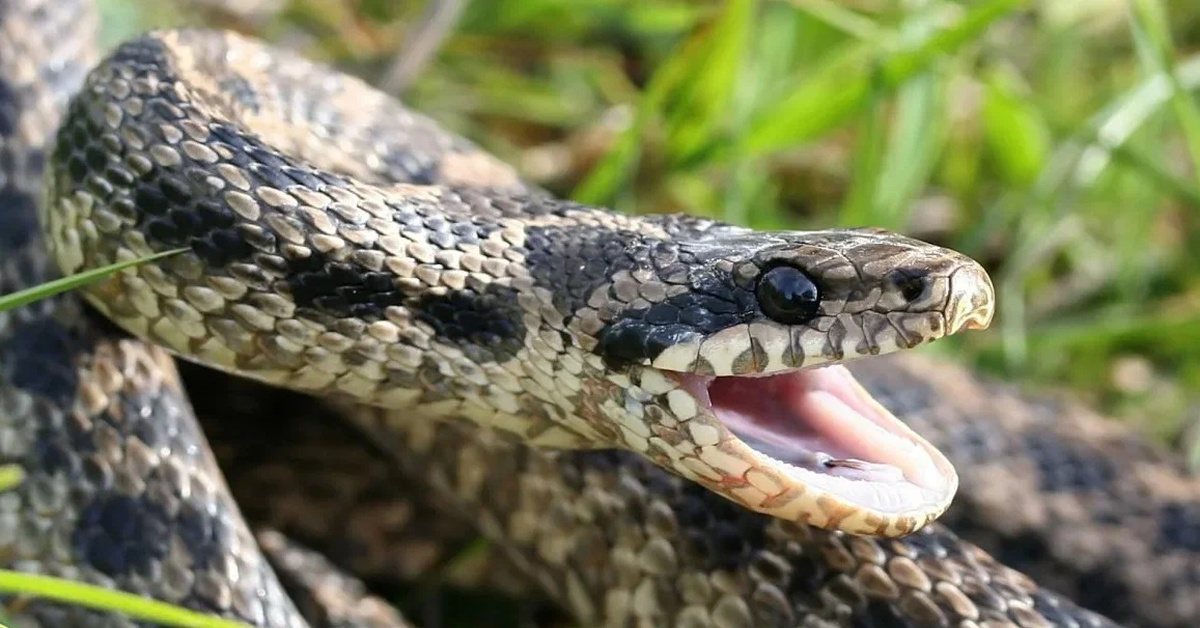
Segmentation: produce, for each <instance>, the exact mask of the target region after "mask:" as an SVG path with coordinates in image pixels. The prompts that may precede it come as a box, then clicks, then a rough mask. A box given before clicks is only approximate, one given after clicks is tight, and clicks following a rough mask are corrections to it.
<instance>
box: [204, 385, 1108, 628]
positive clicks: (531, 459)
mask: <svg viewBox="0 0 1200 628" xmlns="http://www.w3.org/2000/svg"><path fill="white" fill-rule="evenodd" d="M187 375H188V379H189V380H190V382H191V383H192V385H194V386H195V387H197V388H200V389H206V390H207V389H209V388H210V387H212V386H220V387H222V388H223V389H226V390H230V395H229V396H228V397H226V398H223V399H217V398H209V399H206V400H198V405H197V408H198V410H199V412H200V414H201V416H202V417H204V422H205V427H206V430H207V431H208V433H209V434H210V435H211V436H212V438H213V439H214V447H215V449H216V451H217V452H219V455H220V456H221V458H222V466H223V468H225V469H227V470H228V472H229V473H230V478H231V482H232V484H233V486H234V490H235V492H244V494H245V495H246V496H247V497H248V498H249V497H250V496H251V495H253V496H254V499H253V500H252V501H251V500H249V499H248V500H247V501H246V503H247V504H248V508H249V509H250V510H249V512H250V517H251V518H252V519H255V520H258V521H262V522H264V523H266V524H267V525H271V526H278V528H279V529H280V530H285V531H286V532H287V533H289V534H293V535H295V536H297V537H299V538H303V539H305V542H310V543H313V544H315V545H316V546H319V547H320V548H321V551H322V552H324V553H325V554H327V555H329V556H332V557H335V560H336V561H337V562H338V563H339V564H343V565H346V566H347V567H348V568H349V569H351V570H352V571H354V572H355V573H359V574H362V575H364V576H368V577H370V578H372V579H379V578H384V579H388V578H397V577H403V576H407V577H420V576H422V575H424V574H425V573H427V572H428V571H429V569H430V566H431V565H436V564H437V563H439V562H440V561H441V560H444V559H445V557H446V554H449V553H452V552H454V551H456V550H457V549H459V548H461V547H462V546H463V544H464V539H467V540H469V539H470V538H471V535H472V534H479V535H482V536H483V537H484V538H486V539H488V540H490V541H492V542H493V547H495V548H496V549H497V550H498V556H497V557H496V558H495V559H494V560H495V562H494V564H493V565H492V567H493V570H492V571H491V572H489V571H487V570H486V569H485V570H484V571H483V573H482V574H480V575H477V576H476V578H477V579H476V580H469V581H468V582H475V583H479V582H481V581H482V582H483V583H484V584H486V585H490V586H496V587H503V588H505V589H507V590H510V591H511V590H514V589H517V587H515V586H514V583H513V579H514V574H524V575H525V576H526V578H527V580H526V581H525V582H526V586H527V587H528V589H529V590H530V591H541V592H543V593H544V594H545V595H546V596H547V597H548V598H549V599H551V600H554V601H555V602H556V603H557V604H559V605H562V606H565V607H566V608H567V609H568V610H569V612H570V614H571V616H572V617H573V618H575V619H576V620H577V621H579V622H580V623H582V624H584V625H608V626H697V627H699V626H719V627H722V628H727V627H734V626H739V627H749V626H762V627H775V626H790V627H800V626H813V627H816V626H829V627H833V626H845V627H871V628H884V627H905V628H919V627H936V626H956V627H968V626H969V627H976V626H991V627H999V626H1079V627H1096V626H1114V625H1115V624H1113V623H1111V622H1110V621H1108V620H1106V619H1103V618H1101V617H1099V616H1097V615H1093V614H1091V613H1089V612H1087V611H1083V610H1081V609H1079V608H1078V607H1076V606H1075V605H1074V604H1072V603H1071V602H1070V601H1067V600H1066V599H1064V598H1061V597H1059V596H1057V595H1056V594H1053V593H1050V592H1049V591H1047V590H1045V589H1042V588H1039V587H1038V586H1037V585H1035V584H1034V583H1033V581H1031V580H1030V579H1028V578H1027V577H1026V576H1024V575H1022V574H1019V573H1018V572H1016V571H1013V570H1011V569H1008V568H1007V567H1004V566H1002V565H1000V564H999V563H997V562H996V561H994V560H993V559H992V558H991V557H989V556H988V555H987V554H985V553H984V552H982V551H980V550H979V549H977V548H975V547H974V546H972V545H970V544H968V543H965V542H963V541H961V540H959V539H958V538H957V537H956V536H955V535H954V534H953V533H952V532H950V531H949V530H947V529H946V528H945V527H944V526H942V525H941V524H940V523H934V524H931V525H929V526H926V527H925V528H923V529H922V530H920V531H918V532H915V533H913V534H910V535H908V536H905V537H901V538H896V539H872V538H869V537H861V536H852V535H847V534H845V533H841V532H830V531H825V530H821V529H818V528H813V527H809V526H803V525H797V524H795V523H789V522H786V521H783V520H779V519H774V518H770V517H767V516H763V515H760V514H757V513H752V512H750V511H747V510H745V509H742V508H739V507H737V506H736V505H733V504H730V503H728V502H727V501H725V500H722V499H720V498H718V497H717V496H715V495H714V494H713V493H711V492H709V491H706V490H704V489H703V488H701V487H700V486H698V485H696V484H694V483H691V482H687V481H685V480H682V479H680V478H678V477H676V476H673V475H670V474H667V473H665V472H663V471H661V470H659V469H657V468H655V467H653V466H652V465H650V464H648V463H646V462H645V461H644V460H641V459H639V458H638V457H637V456H634V455H632V454H630V453H628V452H619V451H602V452H600V451H598V452H560V453H549V452H546V451H543V450H537V449H531V448H527V447H523V446H521V445H520V444H519V443H516V442H514V441H513V439H512V438H510V437H505V436H504V435H502V434H499V433H496V432H488V431H479V430H478V429H475V428H473V427H470V426H465V425H454V424H433V423H428V422H420V421H414V425H413V429H412V430H409V431H407V432H405V433H404V436H403V437H402V438H399V439H398V438H396V437H395V433H394V432H392V431H391V430H389V429H387V428H382V429H380V427H379V426H381V425H391V424H392V421H390V420H382V421H381V419H382V417H380V414H381V411H373V410H369V409H360V410H358V411H357V412H358V418H359V422H358V424H357V425H358V427H359V429H357V430H356V429H353V428H352V427H351V426H348V425H344V424H342V423H340V422H338V421H330V420H325V418H327V417H323V416H322V410H321V409H320V408H317V407H315V406H314V404H313V403H312V400H311V399H308V398H305V397H302V396H297V395H294V394H292V393H289V392H286V391H278V390H272V391H268V390H262V389H258V388H252V387H251V386H252V385H251V384H249V383H248V382H241V383H238V384H233V383H230V382H226V381H223V380H224V377H223V376H220V375H218V374H215V373H212V372H208V371H204V370H201V369H197V368H195V367H193V368H189V369H188V371H187ZM868 381H870V380H869V379H868ZM268 408H270V409H271V410H270V411H269V412H265V411H266V410H267V409H268ZM264 412H265V413H266V414H271V415H274V416H276V417H287V425H286V428H284V426H283V424H282V423H280V422H279V420H276V421H262V420H244V419H242V420H239V417H242V416H252V417H261V416H263V415H264ZM324 412H325V413H329V412H330V410H329V409H328V408H326V409H324ZM343 412H344V410H343V411H339V412H338V414H339V415H342V413H343ZM381 445H382V446H381ZM396 460H401V461H403V462H402V464H401V465H400V466H399V467H397V465H396V464H395V461H396ZM251 504H252V505H251ZM422 509H424V510H422ZM314 513H320V514H314ZM431 520H432V521H438V522H442V524H441V525H438V526H436V527H434V526H430V525H429V523H430V521H431ZM517 590H519V589H517Z"/></svg>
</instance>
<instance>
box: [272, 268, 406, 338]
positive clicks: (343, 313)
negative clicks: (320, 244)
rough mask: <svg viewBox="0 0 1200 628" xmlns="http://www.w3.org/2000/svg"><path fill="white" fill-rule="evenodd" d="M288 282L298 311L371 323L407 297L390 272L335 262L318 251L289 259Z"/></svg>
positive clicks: (380, 318)
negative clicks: (353, 318) (301, 257)
mask: <svg viewBox="0 0 1200 628" xmlns="http://www.w3.org/2000/svg"><path fill="white" fill-rule="evenodd" d="M287 283H288V288H290V290H291V293H292V299H293V300H294V301H295V302H296V307H298V308H302V309H305V308H306V309H312V310H315V311H317V312H319V313H321V314H326V315H330V316H335V317H338V318H346V317H356V318H361V319H363V320H365V321H368V322H374V321H378V320H382V318H383V315H384V310H385V309H387V308H388V307H390V306H393V305H401V304H403V303H404V300H405V296H406V295H405V294H403V293H402V292H401V291H400V289H399V288H398V287H397V285H396V278H395V276H394V275H392V274H390V273H384V272H375V271H371V270H368V269H366V268H362V267H361V266H357V265H354V264H350V263H346V262H335V261H332V260H329V259H328V258H326V257H325V256H324V255H322V254H320V253H318V252H315V251H314V252H313V253H312V254H311V255H310V256H308V257H307V258H303V259H292V260H288V278H287Z"/></svg>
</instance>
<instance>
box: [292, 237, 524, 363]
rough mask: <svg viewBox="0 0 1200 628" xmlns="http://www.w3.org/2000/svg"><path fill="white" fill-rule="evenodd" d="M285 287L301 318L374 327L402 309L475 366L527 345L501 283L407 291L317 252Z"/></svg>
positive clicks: (512, 293) (516, 305)
mask: <svg viewBox="0 0 1200 628" xmlns="http://www.w3.org/2000/svg"><path fill="white" fill-rule="evenodd" d="M438 220H440V219H438ZM422 228H426V227H422ZM452 228H453V225H448V226H446V229H447V230H446V231H443V232H445V233H450V231H449V229H452ZM460 237H461V236H460ZM287 283H288V287H289V289H290V290H291V293H292V299H293V300H294V301H295V303H296V306H297V308H298V309H297V313H298V314H299V315H301V316H304V315H309V316H312V315H315V316H317V317H322V316H332V317H334V318H346V317H353V318H358V319H362V320H364V321H367V322H374V321H378V320H383V318H384V317H385V314H386V309H387V308H388V307H392V306H404V307H406V308H408V309H409V311H410V312H412V314H413V317H414V318H416V319H417V320H418V321H421V322H424V323H426V324H428V325H429V326H430V327H432V328H433V330H434V334H435V335H436V336H437V339H438V340H439V341H440V342H444V343H446V344H449V345H452V346H457V347H459V348H460V349H462V350H463V351H464V352H466V354H467V356H468V357H469V358H470V359H471V360H472V361H474V362H476V363H477V364H479V363H486V362H501V361H504V360H507V359H509V358H512V357H513V356H514V355H516V354H517V352H519V351H520V350H521V348H522V347H523V346H524V342H525V324H524V320H523V315H524V313H523V310H522V308H521V305H520V302H519V301H518V299H517V292H516V290H514V289H512V288H508V287H505V286H502V285H499V284H494V283H493V284H486V285H483V286H480V287H479V289H470V288H468V289H465V290H450V291H446V292H444V293H441V294H438V293H434V292H429V291H405V290H402V289H401V288H400V284H399V283H398V282H397V281H396V277H395V276H394V275H393V274H391V273H389V272H377V271H370V270H367V269H365V268H363V267H361V266H358V265H355V264H350V263H345V262H336V261H330V260H328V259H326V258H325V257H324V256H323V255H321V254H318V253H314V254H313V255H311V256H309V257H308V258H306V259H303V260H293V261H292V262H290V264H289V268H288V280H287ZM306 311H307V312H306Z"/></svg>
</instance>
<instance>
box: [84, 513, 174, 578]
mask: <svg viewBox="0 0 1200 628" xmlns="http://www.w3.org/2000/svg"><path fill="white" fill-rule="evenodd" d="M170 536H171V534H170V523H169V521H168V518H167V514H166V513H165V512H163V510H162V508H161V507H160V506H159V505H158V504H155V503H152V502H149V501H148V500H146V499H143V498H138V497H132V496H129V495H124V494H121V493H116V492H105V493H103V494H101V495H97V496H95V497H94V498H93V499H92V501H91V502H89V503H88V505H87V506H86V507H84V508H83V510H81V511H80V513H79V520H78V522H77V523H76V524H75V529H74V532H73V534H72V544H73V545H74V548H75V555H76V556H77V557H78V560H80V561H82V562H84V563H85V564H87V565H89V566H91V567H93V568H95V569H97V570H99V571H100V572H101V573H104V574H105V575H107V576H110V577H113V578H120V577H123V576H131V575H141V576H146V577H152V576H153V571H152V567H153V565H154V564H155V563H158V562H160V561H161V560H162V559H163V558H165V557H166V555H167V546H168V544H169V543H170Z"/></svg>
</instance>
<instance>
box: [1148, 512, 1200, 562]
mask: <svg viewBox="0 0 1200 628" xmlns="http://www.w3.org/2000/svg"><path fill="white" fill-rule="evenodd" d="M1155 520H1156V521H1158V542H1157V543H1156V546H1157V548H1158V550H1159V551H1162V552H1168V551H1170V550H1180V549H1181V550H1184V551H1186V552H1193V553H1200V507H1197V505H1196V504H1194V503H1167V504H1163V506H1162V507H1161V508H1160V509H1159V511H1158V513H1157V514H1156V516H1155Z"/></svg>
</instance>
